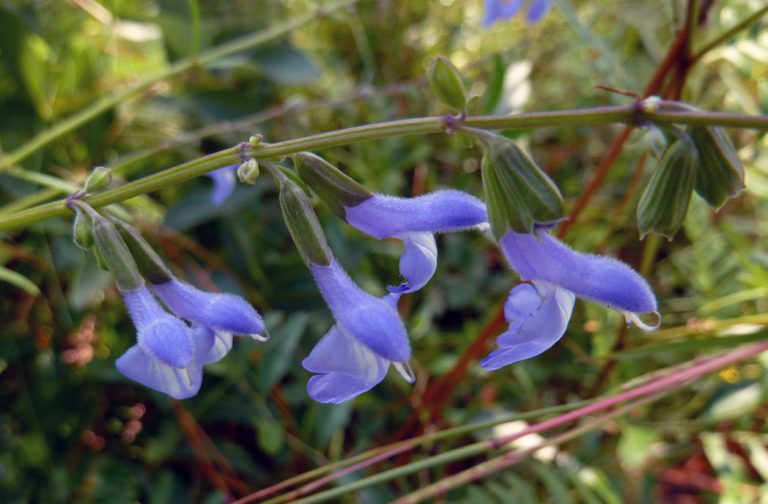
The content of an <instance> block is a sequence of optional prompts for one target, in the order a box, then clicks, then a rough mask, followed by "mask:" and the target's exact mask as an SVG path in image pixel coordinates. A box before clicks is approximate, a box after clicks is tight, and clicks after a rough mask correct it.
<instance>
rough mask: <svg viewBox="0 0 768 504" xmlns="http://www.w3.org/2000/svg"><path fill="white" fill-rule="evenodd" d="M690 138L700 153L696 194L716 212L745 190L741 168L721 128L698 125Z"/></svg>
mask: <svg viewBox="0 0 768 504" xmlns="http://www.w3.org/2000/svg"><path fill="white" fill-rule="evenodd" d="M690 135H691V138H692V139H693V142H694V143H695V144H696V148H697V149H698V151H699V171H698V173H697V175H696V186H695V189H696V193H698V195H699V196H701V197H702V198H704V200H706V202H707V203H709V206H711V207H713V208H715V209H716V210H719V209H720V208H722V206H723V205H725V202H726V201H728V198H733V197H734V196H736V195H737V194H739V193H740V192H741V191H742V190H744V166H743V165H742V164H741V160H740V159H739V156H738V154H737V153H736V149H735V148H734V146H733V144H732V143H731V139H730V138H728V135H727V134H726V133H725V131H723V128H720V127H717V126H706V127H704V126H698V127H694V128H691V131H690Z"/></svg>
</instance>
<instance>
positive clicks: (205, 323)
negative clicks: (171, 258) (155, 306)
mask: <svg viewBox="0 0 768 504" xmlns="http://www.w3.org/2000/svg"><path fill="white" fill-rule="evenodd" d="M152 290H153V291H154V292H155V293H156V294H157V296H158V297H159V298H160V299H161V300H162V301H163V303H165V305H166V306H167V307H168V309H169V310H171V311H172V312H173V313H175V314H176V315H177V316H178V317H181V318H183V319H185V320H188V321H190V322H192V323H193V325H196V326H200V327H204V328H207V329H209V330H210V332H211V333H212V334H213V335H214V341H213V345H212V347H210V351H209V352H208V354H207V355H206V356H205V358H204V359H203V363H205V364H207V363H210V362H215V361H218V360H220V359H221V358H223V357H224V356H225V355H226V354H227V352H229V350H230V349H231V348H232V336H233V335H243V336H249V337H251V338H253V339H255V340H258V341H266V340H267V339H268V337H267V336H266V328H265V326H264V321H263V320H262V318H261V316H260V315H259V314H258V312H257V311H256V310H255V309H254V308H253V307H252V306H251V305H250V304H249V303H248V302H247V301H245V300H244V299H243V298H241V297H240V296H236V295H234V294H226V293H220V292H206V291H203V290H200V289H198V288H196V287H193V286H192V285H189V284H188V283H185V282H181V281H179V280H178V279H176V278H174V277H171V279H170V280H169V281H167V282H164V283H158V284H153V285H152Z"/></svg>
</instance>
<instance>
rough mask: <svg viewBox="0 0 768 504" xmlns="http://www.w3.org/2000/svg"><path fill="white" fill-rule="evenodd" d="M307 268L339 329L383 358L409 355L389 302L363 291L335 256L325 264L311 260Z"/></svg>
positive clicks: (400, 358)
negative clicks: (314, 262)
mask: <svg viewBox="0 0 768 504" xmlns="http://www.w3.org/2000/svg"><path fill="white" fill-rule="evenodd" d="M310 269H311V270H312V274H313V275H314V277H315V280H316V281H317V285H318V287H319V288H320V292H322V294H323V297H324V298H325V302H326V303H327V304H328V307H329V308H330V309H331V312H332V313H333V316H334V318H335V319H336V322H338V324H339V326H340V329H341V330H342V331H344V332H346V333H348V334H350V335H351V336H354V337H355V338H357V340H358V341H360V342H361V343H363V344H365V345H367V346H368V348H369V349H370V350H373V351H374V352H375V353H376V354H378V355H379V356H380V357H384V358H385V359H387V360H390V361H395V362H405V361H407V360H408V359H410V358H411V347H410V344H409V343H408V335H407V334H406V331H405V326H404V325H403V321H402V320H400V315H399V314H398V313H397V310H396V309H395V307H393V306H392V303H390V302H387V301H386V300H384V299H379V298H377V297H375V296H372V295H370V294H368V293H367V292H365V291H363V290H362V289H361V288H360V287H358V286H357V284H355V282H353V281H352V279H351V278H349V275H347V273H346V272H345V271H344V269H343V268H342V267H341V266H340V265H339V263H338V262H336V260H335V259H334V260H333V261H332V262H331V264H330V265H328V266H321V265H317V264H313V263H311V264H310Z"/></svg>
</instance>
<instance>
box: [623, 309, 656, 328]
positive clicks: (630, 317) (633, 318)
mask: <svg viewBox="0 0 768 504" xmlns="http://www.w3.org/2000/svg"><path fill="white" fill-rule="evenodd" d="M623 313H624V318H625V319H626V321H627V327H629V326H631V325H632V324H633V323H634V324H635V325H636V326H637V327H639V328H640V329H642V330H643V331H648V332H653V331H655V330H656V329H658V328H659V327H660V326H661V313H659V312H657V311H655V312H651V313H652V314H653V315H656V323H655V324H654V325H649V324H646V323H645V322H643V321H642V320H641V319H640V316H639V315H638V314H637V313H632V312H623Z"/></svg>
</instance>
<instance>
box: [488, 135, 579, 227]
mask: <svg viewBox="0 0 768 504" xmlns="http://www.w3.org/2000/svg"><path fill="white" fill-rule="evenodd" d="M479 139H480V140H481V141H482V143H483V147H484V148H485V153H484V154H483V161H482V173H483V192H484V194H485V201H486V204H487V205H488V216H489V219H490V222H491V230H492V231H493V234H494V236H495V237H496V238H497V239H499V238H501V237H502V236H504V234H505V233H506V232H507V231H508V230H510V229H511V230H513V231H515V232H517V233H532V232H533V231H534V230H535V228H536V226H537V225H551V224H553V223H555V222H557V221H559V220H561V219H562V218H563V216H564V209H563V197H562V196H561V195H560V191H559V190H558V188H557V186H556V185H555V183H554V182H553V181H552V179H550V178H549V176H547V174H546V173H544V171H543V170H542V169H541V168H540V167H539V166H538V165H537V164H536V163H535V162H534V161H533V159H531V158H530V156H528V154H526V153H525V151H523V150H522V149H521V148H520V147H518V145H517V144H516V143H515V142H513V141H512V140H509V139H507V138H504V137H502V136H498V135H483V136H481V137H479Z"/></svg>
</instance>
